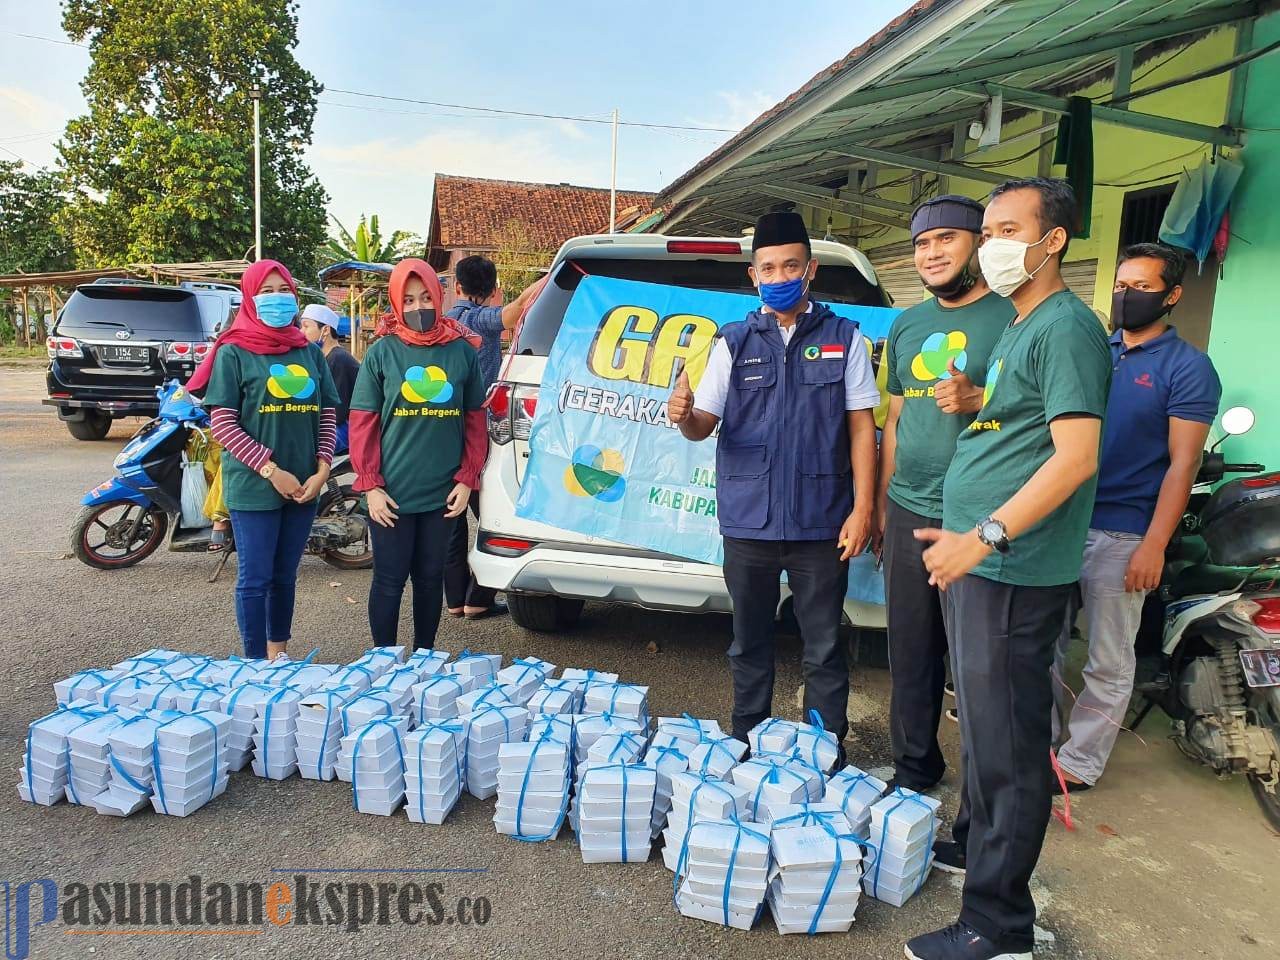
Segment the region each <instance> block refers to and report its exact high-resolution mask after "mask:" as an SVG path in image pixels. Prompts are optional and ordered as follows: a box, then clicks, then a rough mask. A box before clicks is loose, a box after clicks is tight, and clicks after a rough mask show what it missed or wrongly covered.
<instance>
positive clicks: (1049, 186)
mask: <svg viewBox="0 0 1280 960" xmlns="http://www.w3.org/2000/svg"><path fill="white" fill-rule="evenodd" d="M1013 190H1034V191H1035V192H1036V193H1038V194H1040V234H1041V236H1043V235H1044V234H1046V233H1048V232H1049V231H1050V230H1052V229H1053V228H1054V227H1062V229H1064V230H1065V231H1067V243H1064V244H1063V245H1062V250H1061V251H1059V257H1058V262H1059V263H1061V262H1062V261H1063V260H1065V259H1066V257H1067V246H1068V244H1069V243H1070V242H1071V237H1072V235H1073V234H1074V233H1075V232H1076V230H1077V228H1078V224H1079V222H1080V214H1079V212H1078V210H1079V207H1078V206H1077V204H1076V192H1075V191H1074V190H1072V189H1071V184H1069V183H1067V181H1065V180H1060V179H1058V178H1056V177H1026V178H1025V179H1022V180H1006V181H1005V182H1004V183H1002V184H1000V186H998V187H996V188H995V189H994V190H992V191H991V197H990V199H991V200H994V199H995V198H996V197H998V196H1000V195H1001V194H1002V193H1009V192H1011V191H1013Z"/></svg>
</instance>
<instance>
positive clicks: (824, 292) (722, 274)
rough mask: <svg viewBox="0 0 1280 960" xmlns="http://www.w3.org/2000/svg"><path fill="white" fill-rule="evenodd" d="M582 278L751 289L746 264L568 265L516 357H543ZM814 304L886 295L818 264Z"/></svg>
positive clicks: (879, 302) (531, 320) (864, 301)
mask: <svg viewBox="0 0 1280 960" xmlns="http://www.w3.org/2000/svg"><path fill="white" fill-rule="evenodd" d="M586 275H592V276H598V277H614V278H616V279H619V280H638V281H641V282H643V283H663V284H667V285H668V286H676V287H692V288H694V289H697V290H716V291H721V292H726V293H750V292H752V291H753V290H754V289H755V288H754V287H753V286H752V285H751V278H750V277H748V276H747V264H746V263H744V262H741V261H727V260H622V259H618V260H614V259H603V258H602V259H591V258H583V259H580V260H566V261H565V262H564V263H563V264H561V265H560V267H559V268H558V269H557V270H556V272H555V275H554V276H553V277H552V278H551V281H550V282H549V283H548V284H547V287H546V289H545V290H543V292H542V293H541V295H539V297H538V299H537V300H536V301H535V302H534V304H533V306H532V307H531V308H530V309H529V314H528V316H526V317H525V320H524V324H523V326H522V327H521V329H520V342H519V344H518V345H517V347H516V352H517V353H520V354H524V355H528V356H535V357H545V356H547V355H548V354H549V353H550V352H551V344H552V343H553V342H554V341H555V338H556V334H557V333H559V332H560V324H561V323H562V322H563V321H564V313H565V310H567V309H568V307H569V301H570V300H572V299H573V293H574V291H575V290H577V289H578V284H579V283H581V282H582V278H583V277H584V276H586ZM813 296H814V299H816V300H819V301H821V302H823V303H854V304H858V305H860V306H868V307H883V306H885V299H884V294H883V293H881V291H880V289H879V288H878V287H875V286H873V285H872V284H870V283H868V282H867V278H866V277H864V276H863V275H862V272H861V271H859V270H858V269H857V268H856V267H852V266H840V265H832V264H822V265H821V266H820V267H819V268H818V274H817V276H816V277H815V278H814V283H813Z"/></svg>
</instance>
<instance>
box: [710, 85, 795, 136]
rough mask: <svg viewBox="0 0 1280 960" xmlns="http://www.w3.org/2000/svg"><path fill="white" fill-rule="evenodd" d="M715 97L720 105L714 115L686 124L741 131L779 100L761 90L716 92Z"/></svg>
mask: <svg viewBox="0 0 1280 960" xmlns="http://www.w3.org/2000/svg"><path fill="white" fill-rule="evenodd" d="M716 97H717V99H718V100H719V101H720V103H719V109H718V110H717V111H716V113H715V115H713V116H711V117H704V118H701V119H690V120H689V121H688V122H689V123H690V124H691V125H693V126H698V127H728V128H730V129H732V130H741V129H742V128H743V127H745V126H746V125H747V124H748V123H750V122H751V121H752V120H754V119H755V118H756V117H758V116H760V114H762V113H764V112H765V111H766V110H768V109H769V108H770V107H772V106H773V105H774V104H776V103H777V102H778V100H779V99H780V98H779V97H776V96H773V95H772V94H768V93H765V92H763V91H761V90H751V91H741V90H718V91H716Z"/></svg>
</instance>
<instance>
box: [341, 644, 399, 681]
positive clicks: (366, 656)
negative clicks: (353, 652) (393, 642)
mask: <svg viewBox="0 0 1280 960" xmlns="http://www.w3.org/2000/svg"><path fill="white" fill-rule="evenodd" d="M404 653H405V651H404V647H370V648H369V649H368V650H366V651H365V652H364V653H363V654H361V655H360V657H359V658H357V659H355V660H353V661H351V666H353V667H363V668H364V669H366V670H368V671H369V672H370V673H372V674H373V676H372V678H371V680H370V683H371V684H372V682H373V680H377V679H378V678H379V677H380V676H382V675H383V674H384V673H386V672H387V671H388V670H394V669H395V668H396V667H398V666H400V665H401V664H402V663H404Z"/></svg>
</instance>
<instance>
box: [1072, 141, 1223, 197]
mask: <svg viewBox="0 0 1280 960" xmlns="http://www.w3.org/2000/svg"><path fill="white" fill-rule="evenodd" d="M1204 149H1205V148H1204V147H1203V146H1200V147H1196V148H1195V149H1194V150H1188V151H1187V152H1186V153H1182V154H1179V155H1178V156H1176V157H1169V158H1168V159H1167V160H1157V161H1156V162H1155V163H1148V164H1147V165H1146V166H1145V167H1138V169H1136V170H1130V171H1129V172H1128V173H1126V174H1124V176H1126V177H1131V176H1133V175H1134V174H1135V173H1141V172H1142V171H1143V170H1150V169H1151V168H1152V167H1158V166H1161V165H1162V164H1166V163H1177V162H1178V161H1179V160H1186V159H1187V158H1188V157H1194V156H1196V155H1197V154H1199V153H1201V152H1202V151H1204ZM1176 175H1177V174H1174V173H1166V174H1163V175H1162V176H1159V177H1151V178H1150V179H1147V180H1130V181H1128V182H1125V183H1102V182H1099V183H1097V184H1096V186H1099V187H1145V186H1146V185H1147V184H1149V183H1159V182H1161V181H1162V180H1168V179H1169V178H1170V177H1173V176H1176Z"/></svg>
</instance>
